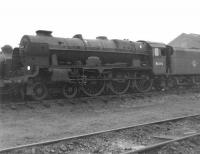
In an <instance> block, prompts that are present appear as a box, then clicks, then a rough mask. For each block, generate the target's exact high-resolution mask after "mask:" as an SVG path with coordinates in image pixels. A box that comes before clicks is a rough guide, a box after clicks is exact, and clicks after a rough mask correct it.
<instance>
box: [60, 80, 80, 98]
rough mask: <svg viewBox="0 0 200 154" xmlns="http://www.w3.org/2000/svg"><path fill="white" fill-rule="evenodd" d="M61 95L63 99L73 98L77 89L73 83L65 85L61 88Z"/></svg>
mask: <svg viewBox="0 0 200 154" xmlns="http://www.w3.org/2000/svg"><path fill="white" fill-rule="evenodd" d="M62 93H63V96H64V97H65V98H73V97H75V96H76V95H77V93H78V88H77V86H76V85H75V84H73V83H65V84H64V85H63V87H62Z"/></svg>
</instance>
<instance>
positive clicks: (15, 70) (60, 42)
mask: <svg viewBox="0 0 200 154" xmlns="http://www.w3.org/2000/svg"><path fill="white" fill-rule="evenodd" d="M12 66H13V67H12V71H11V73H10V74H9V75H8V78H7V79H5V78H4V79H3V81H4V82H3V83H4V85H3V86H2V87H6V85H20V87H21V88H20V89H21V91H22V93H23V94H25V95H29V96H31V97H32V98H33V99H35V100H42V99H45V98H46V97H47V95H48V93H49V92H52V91H54V90H55V91H56V90H59V92H61V93H62V94H63V96H65V97H66V98H73V97H75V96H76V95H77V93H78V92H80V91H82V92H83V93H84V94H85V95H87V96H98V95H100V94H102V93H105V92H108V91H111V92H112V93H114V94H118V95H119V94H123V93H126V92H127V91H128V90H129V89H136V90H137V91H139V92H147V91H149V90H151V89H152V86H153V87H155V88H156V89H162V88H164V87H166V86H168V87H170V88H171V87H176V86H178V85H194V84H198V83H200V50H199V49H183V48H177V47H176V48H175V47H171V46H168V45H165V44H163V43H155V42H147V41H137V42H132V41H129V40H118V39H113V40H108V39H107V38H106V37H105V36H100V37H97V38H96V39H95V40H90V39H84V38H83V37H82V36H81V35H80V34H78V35H75V36H74V37H73V38H58V37H53V36H52V32H51V31H43V30H39V31H37V32H36V36H31V35H25V36H23V37H22V39H21V42H20V46H19V48H15V49H14V50H13V57H12ZM8 87H9V86H8Z"/></svg>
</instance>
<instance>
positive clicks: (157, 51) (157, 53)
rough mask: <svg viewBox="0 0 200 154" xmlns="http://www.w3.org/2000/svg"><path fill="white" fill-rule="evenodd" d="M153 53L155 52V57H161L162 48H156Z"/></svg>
mask: <svg viewBox="0 0 200 154" xmlns="http://www.w3.org/2000/svg"><path fill="white" fill-rule="evenodd" d="M153 54H154V56H155V57H160V56H161V50H160V49H159V48H154V49H153Z"/></svg>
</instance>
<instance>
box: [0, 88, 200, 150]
mask: <svg viewBox="0 0 200 154" xmlns="http://www.w3.org/2000/svg"><path fill="white" fill-rule="evenodd" d="M56 103H57V104H56ZM56 103H52V104H50V105H49V103H43V104H37V105H33V104H32V105H30V106H28V107H27V106H20V107H19V106H17V108H11V107H5V106H2V107H1V108H0V148H7V147H10V146H16V145H22V144H29V143H35V142H39V141H47V140H50V139H57V138H63V137H70V136H73V135H80V134H84V133H91V132H95V131H100V130H106V129H114V128H118V127H124V126H130V125H135V124H139V123H146V122H151V121H155V120H161V119H166V118H172V117H176V116H182V115H189V114H195V113H196V114H197V113H200V94H199V93H198V92H195V93H188V94H168V95H161V96H154V97H147V98H142V97H141V98H137V99H134V97H122V98H120V99H116V98H110V100H104V99H89V100H77V101H75V102H71V101H68V100H65V101H63V100H58V101H57V102H56Z"/></svg>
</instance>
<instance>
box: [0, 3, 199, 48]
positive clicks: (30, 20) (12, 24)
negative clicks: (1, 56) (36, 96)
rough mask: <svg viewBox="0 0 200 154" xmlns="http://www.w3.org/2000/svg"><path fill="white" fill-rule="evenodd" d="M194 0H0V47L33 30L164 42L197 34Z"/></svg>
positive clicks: (197, 19)
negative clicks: (188, 34) (181, 35)
mask: <svg viewBox="0 0 200 154" xmlns="http://www.w3.org/2000/svg"><path fill="white" fill-rule="evenodd" d="M198 1H199V0H187V1H186V0H165V1H164V0H1V1H0V21H1V27H0V47H1V46H3V45H5V44H10V45H12V46H17V45H18V44H19V41H20V39H21V37H22V36H23V35H24V34H31V35H33V34H35V31H36V30H38V29H43V30H52V31H53V35H54V36H59V37H67V38H70V37H72V36H73V35H75V34H82V35H83V37H84V38H88V39H93V38H96V36H100V35H101V36H103V35H104V36H107V37H108V38H109V39H114V38H117V39H130V40H133V41H137V40H149V41H157V42H163V43H168V42H169V41H171V40H172V39H173V38H175V37H176V36H177V35H179V34H181V33H183V32H184V33H197V34H200V2H198Z"/></svg>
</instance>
